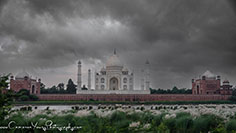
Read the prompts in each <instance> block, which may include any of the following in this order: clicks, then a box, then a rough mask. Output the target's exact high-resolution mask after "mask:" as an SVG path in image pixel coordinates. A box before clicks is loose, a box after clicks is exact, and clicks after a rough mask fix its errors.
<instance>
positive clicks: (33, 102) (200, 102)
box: [12, 101, 236, 105]
mask: <svg viewBox="0 0 236 133" xmlns="http://www.w3.org/2000/svg"><path fill="white" fill-rule="evenodd" d="M12 104H13V105H29V104H31V105H32V104H33V105H73V104H95V105H96V104H132V105H134V104H136V105H140V104H147V105H148V104H165V105H176V104H178V105H181V104H236V102H233V101H146V102H140V101H16V102H12Z"/></svg>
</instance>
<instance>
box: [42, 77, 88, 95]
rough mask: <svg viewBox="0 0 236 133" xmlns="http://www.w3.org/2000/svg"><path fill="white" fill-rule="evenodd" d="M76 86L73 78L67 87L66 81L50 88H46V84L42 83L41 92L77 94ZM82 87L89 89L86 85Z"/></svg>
mask: <svg viewBox="0 0 236 133" xmlns="http://www.w3.org/2000/svg"><path fill="white" fill-rule="evenodd" d="M76 87H77V85H75V84H74V82H73V81H72V79H69V80H68V83H67V85H66V88H65V85H64V83H59V84H58V85H57V86H55V85H54V86H52V87H50V88H45V85H44V84H43V83H41V88H40V93H41V94H76ZM81 89H82V90H87V88H86V86H85V85H84V86H83V87H82V88H81Z"/></svg>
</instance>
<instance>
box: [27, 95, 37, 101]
mask: <svg viewBox="0 0 236 133" xmlns="http://www.w3.org/2000/svg"><path fill="white" fill-rule="evenodd" d="M29 98H30V100H32V101H37V100H39V98H38V97H37V96H35V95H29Z"/></svg>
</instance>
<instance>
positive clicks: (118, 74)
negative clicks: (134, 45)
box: [76, 50, 150, 94]
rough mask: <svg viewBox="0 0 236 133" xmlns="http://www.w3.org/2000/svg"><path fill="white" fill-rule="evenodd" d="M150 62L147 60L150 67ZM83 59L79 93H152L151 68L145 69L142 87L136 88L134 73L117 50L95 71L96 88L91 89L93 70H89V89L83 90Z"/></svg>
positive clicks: (79, 64)
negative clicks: (123, 62) (124, 63)
mask: <svg viewBox="0 0 236 133" xmlns="http://www.w3.org/2000/svg"><path fill="white" fill-rule="evenodd" d="M149 65H150V64H149V62H148V61H147V62H146V66H147V67H146V68H147V69H148V68H149V67H148V66H149ZM81 67H82V63H81V61H79V62H78V75H77V92H76V93H77V94H150V90H149V88H150V81H149V78H150V73H149V70H143V73H145V74H143V75H144V78H142V80H143V82H142V83H141V89H140V90H135V89H134V73H133V72H130V71H129V69H128V68H126V67H124V66H123V64H122V63H121V61H120V59H119V57H118V55H117V53H116V50H114V53H113V55H112V56H111V57H110V58H109V59H108V60H107V62H106V67H103V68H101V70H100V71H99V72H95V77H94V78H95V89H91V70H90V69H89V70H88V90H82V89H81V85H82V81H81V76H82V75H81ZM144 86H145V87H144Z"/></svg>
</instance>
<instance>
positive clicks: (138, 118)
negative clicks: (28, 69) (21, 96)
mask: <svg viewBox="0 0 236 133" xmlns="http://www.w3.org/2000/svg"><path fill="white" fill-rule="evenodd" d="M165 115H166V114H165V113H163V114H159V115H155V114H150V113H148V112H138V113H133V114H129V113H125V112H120V111H116V112H114V113H113V114H111V115H108V116H106V117H99V116H98V115H96V114H95V113H90V115H88V116H74V115H72V114H67V115H63V116H59V115H41V114H40V115H36V116H34V117H24V115H23V114H22V113H21V112H19V113H17V114H15V115H12V116H10V117H9V118H8V119H6V120H4V121H0V125H7V124H8V123H9V122H10V121H15V122H16V123H17V125H24V126H27V125H30V123H31V122H33V123H36V122H38V125H39V126H43V125H44V124H45V122H46V121H47V120H51V121H52V122H53V123H54V124H56V125H58V126H66V125H68V123H70V124H71V126H81V127H82V129H79V130H78V132H82V133H87V132H91V133H93V132H97V133H104V132H106V133H113V132H117V133H120V132H122V133H123V132H131V133H134V132H170V133H171V132H176V133H189V132H192V133H199V132H203V133H207V132H215V133H218V132H219V133H226V132H234V131H235V130H236V119H230V120H227V121H224V119H222V118H221V117H218V116H216V115H213V114H205V115H201V116H197V117H194V116H191V115H190V114H189V113H184V112H181V113H178V114H176V117H171V118H165V117H164V116H165ZM132 123H139V124H138V125H137V126H135V127H133V128H132V127H130V125H131V124H132ZM147 124H148V125H149V126H148V128H144V127H145V125H147ZM1 131H3V130H0V132H1ZM12 132H39V133H40V132H42V130H35V129H34V130H33V129H24V130H18V129H15V130H14V131H12ZM51 132H57V129H55V130H52V131H51ZM62 132H65V131H62Z"/></svg>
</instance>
